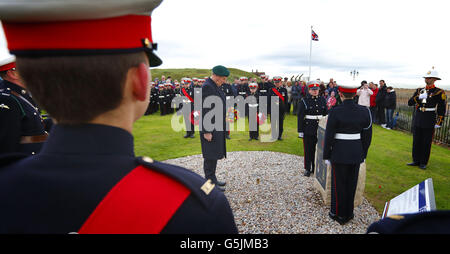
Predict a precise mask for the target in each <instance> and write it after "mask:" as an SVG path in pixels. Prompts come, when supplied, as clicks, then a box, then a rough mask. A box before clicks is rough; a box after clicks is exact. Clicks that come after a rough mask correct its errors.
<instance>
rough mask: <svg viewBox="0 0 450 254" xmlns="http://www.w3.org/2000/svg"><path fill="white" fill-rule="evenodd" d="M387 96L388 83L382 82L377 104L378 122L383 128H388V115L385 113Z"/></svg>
mask: <svg viewBox="0 0 450 254" xmlns="http://www.w3.org/2000/svg"><path fill="white" fill-rule="evenodd" d="M385 96H386V83H385V82H384V80H380V87H379V88H378V94H377V97H376V104H377V121H378V123H379V124H381V126H383V127H386V118H385V117H386V115H385V113H384V97H385Z"/></svg>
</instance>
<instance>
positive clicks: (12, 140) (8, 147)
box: [0, 56, 48, 155]
mask: <svg viewBox="0 0 450 254" xmlns="http://www.w3.org/2000/svg"><path fill="white" fill-rule="evenodd" d="M0 77H1V78H2V79H0V144H1V145H0V155H2V154H6V153H15V152H21V153H26V154H28V155H33V154H37V153H38V152H39V151H40V150H41V147H42V145H43V143H44V142H45V140H46V139H47V136H48V134H47V131H46V130H45V124H44V120H43V119H42V117H41V114H40V110H39V108H38V107H37V105H36V103H35V102H34V101H33V99H32V98H31V96H30V93H29V92H28V91H27V90H26V89H25V88H24V86H23V85H22V81H21V80H20V76H19V74H18V73H17V72H16V65H15V57H14V56H8V57H7V58H5V59H2V60H1V61H0Z"/></svg>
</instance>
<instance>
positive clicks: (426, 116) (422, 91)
mask: <svg viewBox="0 0 450 254" xmlns="http://www.w3.org/2000/svg"><path fill="white" fill-rule="evenodd" d="M424 78H425V83H426V86H425V87H422V88H418V89H417V90H416V91H415V92H414V94H413V96H412V97H411V98H410V99H409V100H408V105H409V106H414V107H415V111H414V117H413V127H412V130H413V147H412V159H413V161H412V162H411V163H408V165H409V166H419V168H421V169H426V167H427V164H428V160H429V159H430V152H431V143H432V141H433V135H434V131H435V129H436V128H440V127H441V125H442V123H443V121H444V117H445V111H446V106H447V105H446V104H447V96H446V95H445V92H444V90H442V89H440V88H437V87H436V86H435V84H434V83H435V82H436V80H441V79H440V78H439V75H438V73H437V71H436V70H434V67H433V69H432V70H431V71H429V72H428V73H427V74H426V75H425V76H424Z"/></svg>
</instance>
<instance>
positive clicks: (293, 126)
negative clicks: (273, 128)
mask: <svg viewBox="0 0 450 254" xmlns="http://www.w3.org/2000/svg"><path fill="white" fill-rule="evenodd" d="M171 121H172V115H166V116H160V115H159V113H155V114H153V115H149V116H144V117H142V118H141V119H140V120H139V121H137V122H136V123H135V125H134V130H133V134H134V137H135V140H134V142H135V151H136V155H137V156H149V157H151V158H153V159H155V160H160V161H161V160H167V159H172V158H177V157H183V156H188V155H194V154H200V153H201V148H200V138H199V136H198V135H199V134H198V132H196V134H195V138H194V139H191V138H188V139H185V138H183V136H184V134H185V132H184V131H181V132H175V131H174V130H173V129H172V127H171ZM261 134H264V132H260V135H261ZM265 134H268V133H265ZM248 138H249V136H248V132H243V131H240V132H238V131H234V132H232V133H231V140H227V151H228V152H231V151H275V152H283V153H289V154H296V155H300V156H303V143H302V140H301V139H299V138H298V134H297V117H296V116H293V115H288V116H287V117H286V119H285V122H284V133H283V139H284V140H283V141H277V142H259V141H255V140H253V141H248ZM411 147H412V135H410V134H408V133H405V132H400V131H394V130H386V129H383V128H381V127H379V126H374V129H373V137H372V144H371V146H370V149H369V154H368V157H367V161H366V163H367V178H366V188H365V197H366V198H367V199H368V200H369V201H370V202H371V203H372V205H373V206H374V207H375V208H376V209H377V211H378V212H379V213H381V212H382V211H383V208H384V204H385V202H386V201H387V200H390V199H392V198H393V197H395V196H397V195H399V194H400V193H402V192H404V191H406V190H407V189H409V188H411V187H413V186H414V185H416V184H418V183H420V182H422V181H423V180H425V179H427V178H433V184H434V192H435V196H436V205H437V209H440V210H441V209H447V210H450V150H449V149H448V148H446V147H440V146H437V145H433V146H432V149H431V158H430V161H429V163H428V168H427V169H426V170H421V169H419V168H418V167H410V166H406V163H408V162H410V161H411Z"/></svg>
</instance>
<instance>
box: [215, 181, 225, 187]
mask: <svg viewBox="0 0 450 254" xmlns="http://www.w3.org/2000/svg"><path fill="white" fill-rule="evenodd" d="M217 185H219V186H225V185H227V183H226V182H221V181H219V180H217Z"/></svg>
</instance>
